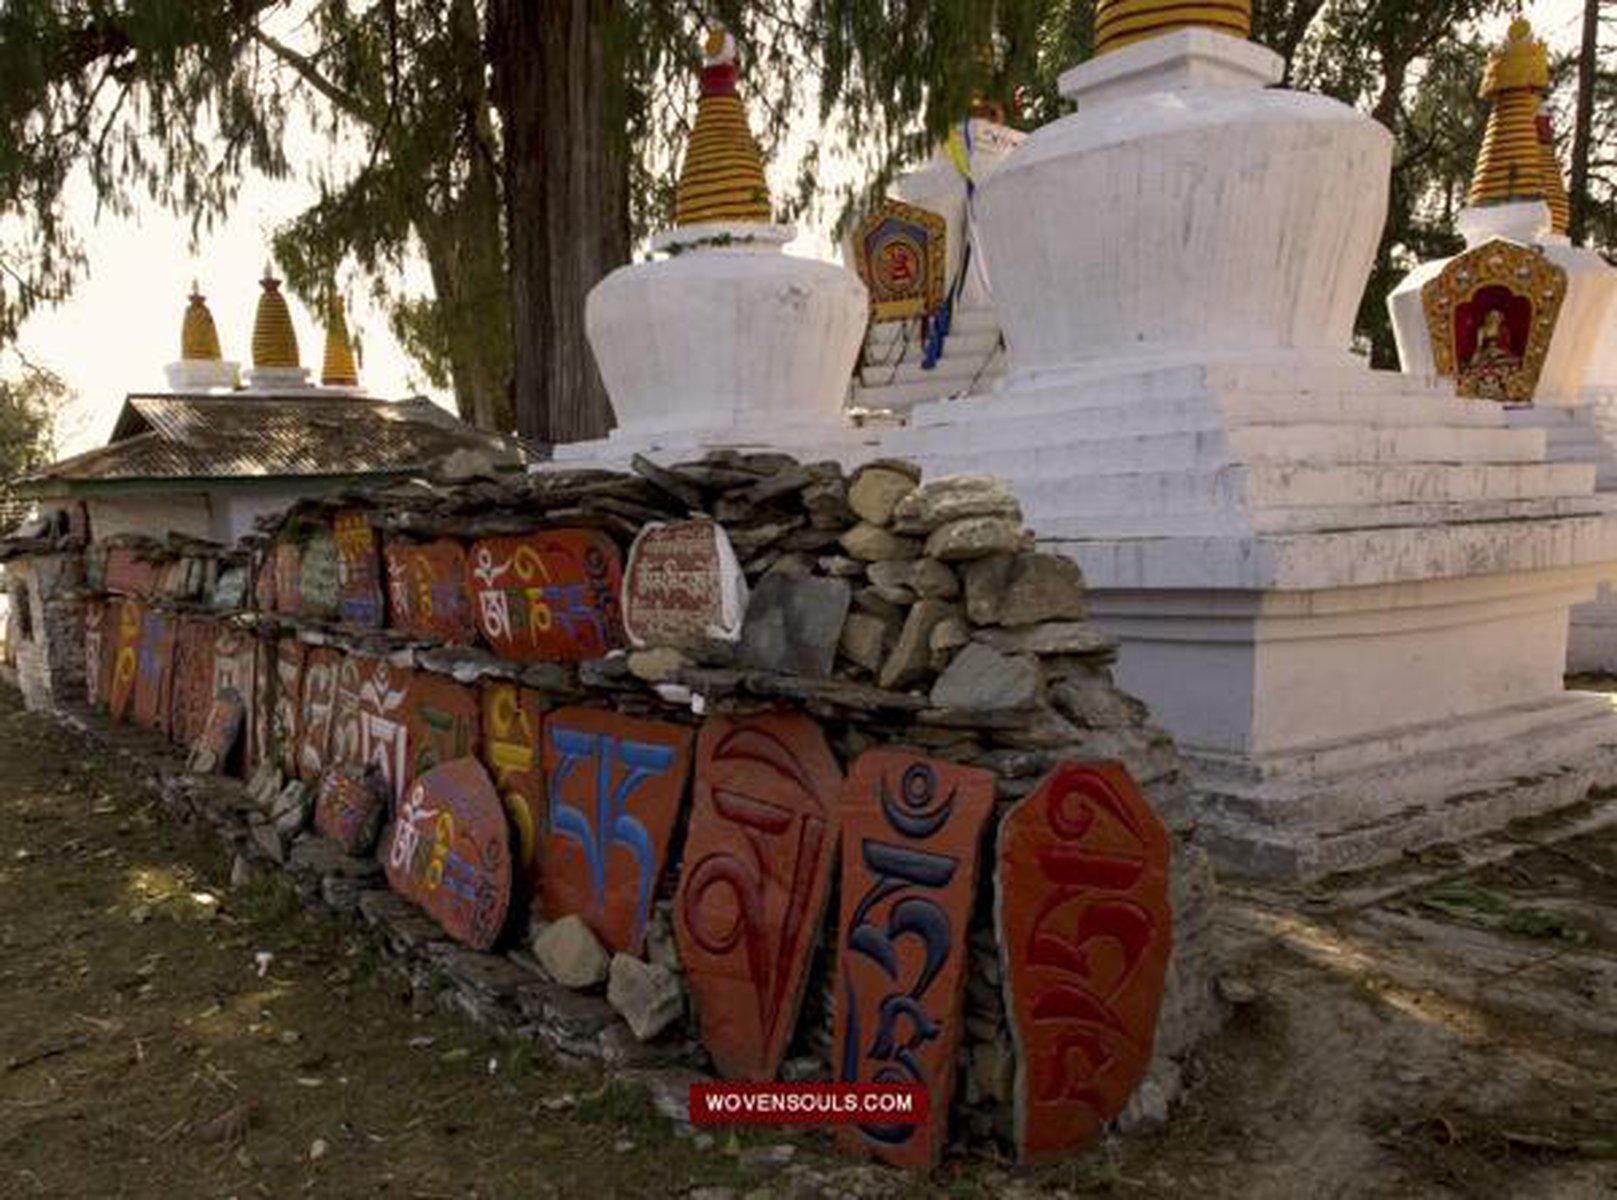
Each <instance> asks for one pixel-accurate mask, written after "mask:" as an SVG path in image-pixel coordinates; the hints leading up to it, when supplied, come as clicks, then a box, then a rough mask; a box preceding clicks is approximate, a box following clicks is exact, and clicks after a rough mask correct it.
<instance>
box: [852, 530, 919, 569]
mask: <svg viewBox="0 0 1617 1200" xmlns="http://www.w3.org/2000/svg"><path fill="white" fill-rule="evenodd" d="M838 540H839V541H840V542H841V543H842V548H843V549H844V550H846V551H847V552H848V553H849V555H851V556H852V557H854V558H857V559H859V560H860V561H861V562H886V561H888V560H890V559H897V558H915V557H916V556H917V555H919V554H920V552H921V543H920V542H918V541H916V540H915V539H914V538H905V537H899V536H897V535H896V534H893V533H889V532H888V531H887V530H885V529H883V528H882V527H881V526H879V525H872V524H871V523H870V522H869V521H862V522H860V523H859V524H858V525H855V526H854V527H853V528H852V529H850V530H848V532H847V533H845V534H843V535H842V537H841V538H839V539H838Z"/></svg>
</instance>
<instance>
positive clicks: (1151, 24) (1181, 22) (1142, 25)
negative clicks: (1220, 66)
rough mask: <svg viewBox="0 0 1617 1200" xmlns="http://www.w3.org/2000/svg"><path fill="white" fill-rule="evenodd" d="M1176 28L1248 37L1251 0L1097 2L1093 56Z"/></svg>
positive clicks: (1106, 0) (1250, 20) (1126, 0)
mask: <svg viewBox="0 0 1617 1200" xmlns="http://www.w3.org/2000/svg"><path fill="white" fill-rule="evenodd" d="M1177 29H1216V30H1217V31H1218V32H1220V33H1227V34H1229V35H1230V36H1231V37H1238V38H1246V37H1251V36H1252V0H1200V2H1199V3H1176V2H1175V0H1100V6H1099V8H1098V9H1097V10H1096V12H1095V53H1096V54H1105V53H1106V52H1107V51H1109V50H1117V49H1120V48H1122V47H1123V46H1127V45H1129V44H1131V43H1133V42H1141V41H1144V40H1145V39H1146V38H1153V37H1157V36H1158V35H1160V34H1164V33H1172V32H1174V31H1175V30H1177Z"/></svg>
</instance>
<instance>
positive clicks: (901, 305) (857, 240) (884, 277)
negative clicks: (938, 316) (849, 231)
mask: <svg viewBox="0 0 1617 1200" xmlns="http://www.w3.org/2000/svg"><path fill="white" fill-rule="evenodd" d="M947 237H948V226H947V224H945V222H944V219H943V218H942V217H941V216H939V215H938V214H937V213H935V212H933V211H931V210H930V209H926V208H922V207H920V206H919V205H915V204H906V203H904V201H902V200H884V201H883V202H882V203H881V204H879V205H877V206H876V208H875V209H874V210H872V211H871V213H870V214H869V215H868V216H867V217H865V219H864V220H863V221H861V222H860V223H859V229H858V232H857V233H856V235H855V236H854V250H855V255H854V257H855V260H856V265H857V266H858V268H859V278H860V279H862V280H864V283H865V287H867V288H869V289H870V314H871V316H872V317H873V318H874V319H875V320H878V321H901V320H905V319H906V318H910V317H926V316H930V315H931V314H932V313H934V312H936V311H937V309H938V306H939V305H941V304H942V303H943V293H944V290H945V287H946V279H945V275H946V274H947V268H946V266H945V259H944V250H945V247H946V244H947V243H946V239H947Z"/></svg>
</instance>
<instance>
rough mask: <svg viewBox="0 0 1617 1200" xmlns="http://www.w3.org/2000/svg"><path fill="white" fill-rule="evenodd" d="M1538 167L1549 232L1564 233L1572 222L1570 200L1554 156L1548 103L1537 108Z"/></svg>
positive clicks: (1553, 139)
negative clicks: (1542, 177) (1547, 211)
mask: <svg viewBox="0 0 1617 1200" xmlns="http://www.w3.org/2000/svg"><path fill="white" fill-rule="evenodd" d="M1538 149H1539V168H1540V170H1542V171H1543V172H1544V202H1545V203H1546V204H1548V205H1549V206H1550V232H1551V233H1558V234H1562V235H1564V234H1565V233H1566V231H1567V228H1568V227H1569V226H1570V225H1571V224H1572V201H1571V200H1570V199H1569V198H1568V197H1567V194H1566V180H1564V179H1562V178H1561V161H1560V159H1558V158H1556V156H1555V123H1554V122H1553V121H1552V120H1551V119H1550V109H1549V106H1548V105H1543V106H1541V107H1540V108H1539V110H1538Z"/></svg>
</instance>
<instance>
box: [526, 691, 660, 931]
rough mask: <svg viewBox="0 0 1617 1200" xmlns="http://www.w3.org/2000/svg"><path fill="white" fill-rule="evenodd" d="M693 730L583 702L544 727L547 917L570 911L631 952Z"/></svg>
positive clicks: (645, 914)
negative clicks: (637, 717)
mask: <svg viewBox="0 0 1617 1200" xmlns="http://www.w3.org/2000/svg"><path fill="white" fill-rule="evenodd" d="M691 740H692V738H691V731H690V730H689V729H687V728H685V727H684V726H682V725H669V724H666V723H664V722H662V721H637V720H631V719H630V718H628V717H620V716H618V715H617V714H616V713H612V712H606V711H602V710H599V709H589V708H564V709H559V710H557V711H556V712H554V713H551V714H550V716H549V717H547V718H546V720H545V727H544V769H545V778H546V780H547V781H548V783H549V811H548V813H547V817H546V826H545V833H544V836H543V837H542V838H541V839H540V850H539V854H540V865H539V886H540V900H541V904H542V907H543V911H544V915H545V916H546V917H548V918H549V919H551V920H556V919H557V918H559V917H564V916H566V915H567V914H569V913H576V914H577V915H578V916H580V917H582V918H583V919H584V920H585V921H586V922H588V924H589V926H590V928H591V929H593V930H594V931H595V936H596V937H598V938H600V940H601V944H602V945H603V946H605V947H606V948H607V949H608V950H609V951H613V952H618V951H621V952H623V953H625V954H638V953H639V952H640V948H641V945H642V944H643V942H644V941H645V935H646V922H647V919H648V918H649V916H650V913H651V901H652V897H653V894H654V893H655V891H656V888H657V880H658V878H659V876H660V875H661V874H662V869H663V860H664V859H665V858H666V856H667V854H668V840H669V838H670V836H671V835H672V834H673V830H674V824H675V822H676V820H677V819H678V817H679V809H680V804H681V803H682V802H683V800H684V797H685V782H686V779H687V777H688V776H689V774H690V767H691Z"/></svg>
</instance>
